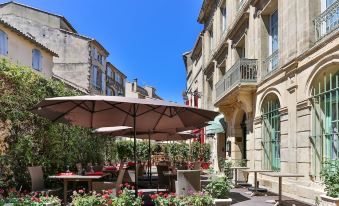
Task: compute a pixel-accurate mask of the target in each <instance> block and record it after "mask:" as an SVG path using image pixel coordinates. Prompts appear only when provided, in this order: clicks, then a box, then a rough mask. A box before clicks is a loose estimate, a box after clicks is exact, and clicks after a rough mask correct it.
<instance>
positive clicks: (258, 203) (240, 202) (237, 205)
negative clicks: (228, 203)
mask: <svg viewBox="0 0 339 206" xmlns="http://www.w3.org/2000/svg"><path fill="white" fill-rule="evenodd" d="M231 198H232V205H234V206H245V205H246V206H265V205H267V206H270V205H272V206H273V205H274V204H272V203H267V202H265V201H267V200H277V199H278V195H277V194H273V193H267V195H265V196H254V197H251V196H250V194H249V193H248V190H247V188H235V189H232V190H231ZM283 200H284V203H283V205H289V206H294V205H295V206H311V205H310V204H306V203H303V202H299V201H297V200H294V199H291V198H288V197H285V196H283Z"/></svg>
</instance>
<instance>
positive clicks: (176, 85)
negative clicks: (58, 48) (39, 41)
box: [2, 0, 202, 103]
mask: <svg viewBox="0 0 339 206" xmlns="http://www.w3.org/2000/svg"><path fill="white" fill-rule="evenodd" d="M2 2H5V1H2ZM17 2H19V3H23V4H27V5H30V6H33V7H36V8H39V9H42V10H46V11H48V12H52V13H57V14H60V15H63V16H65V17H66V18H67V19H68V20H69V21H70V22H71V24H73V26H74V27H75V29H76V30H77V31H78V32H79V33H81V34H83V35H86V36H90V37H93V38H96V39H97V40H98V41H100V42H101V43H102V44H103V45H104V46H105V48H106V49H107V50H108V51H109V52H110V56H109V60H110V61H111V62H112V63H113V64H114V65H115V66H117V67H118V68H119V69H120V70H121V71H123V72H124V73H125V74H126V75H127V77H128V79H129V80H133V79H134V78H138V81H139V83H140V84H141V85H144V84H147V85H151V86H154V87H156V88H157V92H158V94H159V95H160V96H161V97H163V98H164V99H166V100H171V101H176V102H180V103H182V102H183V100H182V96H181V93H182V91H183V90H184V89H185V82H186V79H185V67H184V64H183V61H182V54H183V53H184V52H185V51H188V50H190V49H191V48H192V47H193V45H194V42H195V40H196V38H197V35H198V33H199V32H200V31H201V29H202V26H201V25H200V24H198V23H197V21H196V20H197V17H198V13H199V10H200V7H201V5H202V0H123V1H119V0H95V1H93V0H17Z"/></svg>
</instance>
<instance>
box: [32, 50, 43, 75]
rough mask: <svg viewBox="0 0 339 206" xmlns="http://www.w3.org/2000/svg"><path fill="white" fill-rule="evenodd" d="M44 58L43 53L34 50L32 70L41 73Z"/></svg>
mask: <svg viewBox="0 0 339 206" xmlns="http://www.w3.org/2000/svg"><path fill="white" fill-rule="evenodd" d="M41 60H42V56H41V52H40V51H39V50H37V49H33V50H32V68H33V69H35V70H37V71H41V69H42V61H41Z"/></svg>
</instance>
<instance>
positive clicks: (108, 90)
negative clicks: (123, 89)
mask: <svg viewBox="0 0 339 206" xmlns="http://www.w3.org/2000/svg"><path fill="white" fill-rule="evenodd" d="M106 96H115V93H114V90H113V89H111V88H109V87H107V88H106Z"/></svg>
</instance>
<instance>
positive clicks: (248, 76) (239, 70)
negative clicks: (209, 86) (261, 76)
mask: <svg viewBox="0 0 339 206" xmlns="http://www.w3.org/2000/svg"><path fill="white" fill-rule="evenodd" d="M257 68H258V66H257V60H256V59H239V60H238V61H237V62H236V63H235V64H234V65H233V66H232V67H231V68H230V69H229V70H228V71H227V72H226V74H225V75H224V76H223V77H222V79H221V80H220V81H219V82H218V83H217V84H216V85H215V87H216V98H217V100H218V99H220V98H221V97H222V96H223V95H225V94H227V93H228V92H229V91H230V90H232V88H234V87H235V86H237V85H239V84H241V83H256V82H257Z"/></svg>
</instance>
